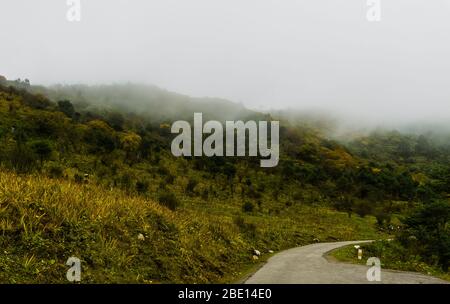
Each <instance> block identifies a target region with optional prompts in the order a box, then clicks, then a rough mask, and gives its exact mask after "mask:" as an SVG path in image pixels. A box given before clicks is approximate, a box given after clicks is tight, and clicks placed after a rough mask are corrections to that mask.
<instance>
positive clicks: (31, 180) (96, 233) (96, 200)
mask: <svg viewBox="0 0 450 304" xmlns="http://www.w3.org/2000/svg"><path fill="white" fill-rule="evenodd" d="M223 204H227V202H214V201H211V202H208V204H207V205H205V206H203V207H202V208H198V207H196V208H195V207H194V205H193V204H186V207H183V208H180V209H179V210H177V211H176V212H174V211H171V210H169V209H167V208H165V207H163V206H161V205H159V204H158V203H156V202H153V201H150V200H148V199H145V198H143V197H139V196H128V195H127V194H125V193H124V192H121V191H119V190H112V191H109V190H105V189H102V188H100V187H98V186H95V185H89V184H76V183H73V182H69V181H65V180H55V179H49V178H45V177H41V176H26V175H17V174H15V173H10V172H5V171H0V247H1V248H2V251H0V282H1V283H55V282H58V283H61V282H62V283H63V282H66V277H65V276H66V271H67V269H68V267H67V266H65V262H66V260H67V259H68V258H69V257H71V256H76V257H79V258H80V259H81V261H82V282H84V283H91V282H97V283H104V282H116V283H117V282H124V283H131V282H133V283H134V282H137V283H150V282H152V283H158V282H175V283H181V282H189V283H201V282H224V281H231V280H233V279H235V278H237V277H239V275H240V273H241V272H243V271H245V268H246V267H249V266H251V265H252V264H253V263H255V262H254V261H253V260H252V259H251V252H252V249H253V248H258V249H259V250H261V251H262V252H263V254H265V253H267V251H268V250H269V249H272V250H279V249H284V248H287V247H291V246H295V245H301V244H306V243H309V242H312V240H313V239H314V238H316V237H318V238H320V239H321V240H327V239H328V238H330V237H333V238H337V239H351V238H361V237H363V238H364V237H366V238H371V237H373V236H374V235H376V232H375V231H374V229H373V228H372V223H371V221H370V220H366V219H351V220H350V219H348V217H347V216H346V215H345V214H344V213H338V212H334V211H330V210H328V209H325V208H313V207H307V206H297V207H293V208H291V209H290V211H286V212H284V213H281V214H279V215H277V216H258V215H244V216H243V218H242V219H241V220H240V221H238V220H236V216H237V215H240V214H242V213H241V211H240V204H235V205H236V206H234V205H233V204H230V205H229V206H227V207H226V208H225V209H224V206H223ZM189 206H190V207H189Z"/></svg>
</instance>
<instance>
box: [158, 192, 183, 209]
mask: <svg viewBox="0 0 450 304" xmlns="http://www.w3.org/2000/svg"><path fill="white" fill-rule="evenodd" d="M158 202H159V203H160V204H161V205H163V206H165V207H167V208H169V209H170V210H175V209H177V208H178V206H179V205H180V202H179V201H178V199H177V197H176V196H175V194H174V193H173V192H171V191H168V190H166V191H165V192H161V193H160V194H159V196H158Z"/></svg>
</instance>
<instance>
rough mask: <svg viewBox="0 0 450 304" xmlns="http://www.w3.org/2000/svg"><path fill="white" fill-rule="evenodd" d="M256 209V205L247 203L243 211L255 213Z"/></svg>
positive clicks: (243, 206)
mask: <svg viewBox="0 0 450 304" xmlns="http://www.w3.org/2000/svg"><path fill="white" fill-rule="evenodd" d="M254 209H255V205H254V204H253V203H252V202H249V201H247V202H245V203H244V205H242V211H244V212H253V210H254Z"/></svg>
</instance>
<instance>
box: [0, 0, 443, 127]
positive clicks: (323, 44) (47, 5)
mask: <svg viewBox="0 0 450 304" xmlns="http://www.w3.org/2000/svg"><path fill="white" fill-rule="evenodd" d="M81 3H82V20H81V22H74V23H70V22H68V21H67V20H66V12H67V9H68V6H67V5H66V1H65V0H39V1H33V0H1V2H0V75H5V76H6V77H7V78H9V79H15V78H18V77H20V78H29V79H30V80H31V81H32V83H34V84H46V85H48V84H54V83H65V84H72V83H87V84H100V83H118V82H128V81H131V82H139V83H149V84H155V85H158V86H160V87H163V88H166V89H168V90H171V91H175V92H179V93H183V94H188V95H191V96H198V97H200V96H214V97H222V98H227V99H230V100H232V101H235V102H242V103H243V104H244V105H246V106H248V107H250V108H254V109H270V108H322V109H327V110H330V111H333V112H341V113H349V114H352V115H354V116H357V117H359V118H362V119H375V120H382V119H393V118H395V119H404V120H405V119H406V120H408V119H418V118H426V119H431V118H439V119H447V118H450V57H449V56H450V0H433V1H429V0H428V1H426V0H381V5H382V20H381V22H368V21H367V19H366V11H367V5H366V0H282V1H280V0H132V1H129V0H81Z"/></svg>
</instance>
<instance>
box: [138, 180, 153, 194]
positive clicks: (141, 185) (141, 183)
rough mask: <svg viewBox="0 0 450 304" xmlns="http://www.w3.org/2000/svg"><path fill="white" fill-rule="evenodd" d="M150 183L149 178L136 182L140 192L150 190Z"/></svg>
mask: <svg viewBox="0 0 450 304" xmlns="http://www.w3.org/2000/svg"><path fill="white" fill-rule="evenodd" d="M149 185H150V183H149V182H148V181H147V180H142V181H137V182H136V191H137V192H138V193H141V194H143V193H146V192H147V191H148V187H149Z"/></svg>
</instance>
